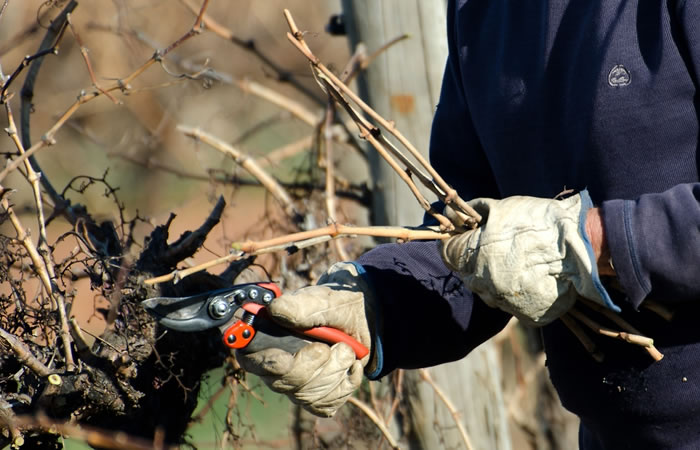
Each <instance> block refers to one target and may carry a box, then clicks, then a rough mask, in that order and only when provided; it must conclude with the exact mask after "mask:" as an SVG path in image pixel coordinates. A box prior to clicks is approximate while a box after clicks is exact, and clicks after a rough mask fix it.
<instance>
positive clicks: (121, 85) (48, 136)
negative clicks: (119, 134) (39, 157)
mask: <svg viewBox="0 0 700 450" xmlns="http://www.w3.org/2000/svg"><path fill="white" fill-rule="evenodd" d="M72 3H74V1H71V4H72ZM208 4H209V0H205V1H204V3H203V4H202V7H201V9H200V11H199V15H198V18H197V20H196V21H195V24H194V25H193V26H192V29H191V30H190V31H189V32H188V33H186V34H185V35H184V36H182V37H181V38H179V39H178V40H177V41H175V42H174V43H173V44H171V45H169V46H168V47H167V48H166V49H165V50H162V51H156V52H154V54H153V56H151V58H150V59H148V60H147V61H146V62H145V63H144V64H142V65H141V66H140V67H139V68H137V69H136V70H135V71H134V72H132V73H131V74H130V75H128V76H127V77H126V78H123V79H120V80H118V81H117V82H116V83H115V84H113V85H111V86H109V87H106V88H104V89H103V90H104V91H106V92H113V91H116V90H120V91H128V90H130V89H131V86H130V83H131V82H132V81H133V80H134V79H136V78H137V77H138V76H139V75H141V74H142V73H143V72H144V71H145V70H146V69H148V68H149V67H150V66H151V65H153V64H154V63H155V62H157V61H160V60H161V59H162V58H163V57H164V56H165V55H167V54H168V53H170V52H171V51H172V50H174V49H175V48H177V47H178V46H180V45H182V44H183V43H184V42H185V41H186V40H187V39H189V38H191V37H192V36H194V35H196V34H197V33H198V32H199V29H200V26H201V16H202V15H203V14H204V12H205V11H206V8H207V6H208ZM69 5H70V4H69ZM67 9H68V8H67V7H66V10H67ZM66 10H64V11H66ZM68 12H70V11H68ZM54 22H56V21H54ZM100 95H102V93H101V92H100V91H97V90H96V91H94V92H90V93H87V92H82V91H81V93H80V95H79V96H78V98H77V100H76V101H75V102H74V103H73V104H72V105H70V106H69V107H68V109H66V111H65V112H64V113H63V114H62V115H61V116H60V117H59V118H58V119H57V120H56V122H55V123H54V125H53V126H52V127H51V128H50V129H49V130H48V131H47V132H46V133H45V134H44V135H43V136H42V137H41V141H40V142H37V143H36V144H34V145H32V146H31V147H30V148H28V149H27V150H26V153H25V154H24V155H20V156H19V157H18V158H15V159H14V160H12V161H11V162H10V163H9V164H8V165H7V166H5V168H4V169H3V170H2V171H1V172H0V183H1V182H2V180H4V179H5V178H6V177H7V175H8V174H9V173H11V172H12V171H14V170H15V169H17V167H19V165H20V164H22V163H23V161H24V160H25V159H26V158H29V157H31V156H33V155H34V154H35V153H36V152H38V151H39V150H41V149H43V148H45V147H47V146H49V145H53V144H54V143H55V141H54V136H55V135H56V133H57V132H58V130H59V129H61V128H62V127H63V125H64V124H65V123H66V122H67V121H68V120H69V119H70V118H71V117H72V116H73V114H75V112H76V111H77V110H78V109H79V108H80V106H82V105H83V104H85V103H87V102H89V101H91V100H93V99H95V98H97V97H99V96H100ZM23 142H24V139H23ZM26 147H27V146H26V145H25V148H26ZM44 179H45V177H44V178H42V180H44Z"/></svg>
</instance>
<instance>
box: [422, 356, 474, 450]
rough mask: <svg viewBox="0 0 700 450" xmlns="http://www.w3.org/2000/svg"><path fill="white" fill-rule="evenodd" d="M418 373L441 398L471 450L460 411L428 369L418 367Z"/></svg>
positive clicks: (466, 445) (468, 449) (468, 448)
mask: <svg viewBox="0 0 700 450" xmlns="http://www.w3.org/2000/svg"><path fill="white" fill-rule="evenodd" d="M418 374H419V375H420V377H421V379H423V380H424V381H425V382H427V383H428V384H429V385H430V387H431V388H433V390H434V391H435V394H437V396H438V398H440V400H442V403H444V404H445V407H446V408H447V410H448V411H449V412H450V415H451V416H452V419H453V420H454V421H455V425H457V429H458V430H459V434H460V435H461V436H462V442H464V446H465V447H466V448H467V450H472V449H473V447H472V444H471V440H470V439H469V434H468V433H467V430H466V428H464V425H463V424H462V420H461V419H460V417H459V416H460V413H459V411H457V409H456V408H455V407H454V405H453V404H452V402H451V401H450V399H449V398H448V397H447V394H445V392H444V391H443V390H442V389H441V388H440V386H438V385H437V384H436V383H435V381H434V380H433V377H431V376H430V373H429V372H428V369H419V370H418Z"/></svg>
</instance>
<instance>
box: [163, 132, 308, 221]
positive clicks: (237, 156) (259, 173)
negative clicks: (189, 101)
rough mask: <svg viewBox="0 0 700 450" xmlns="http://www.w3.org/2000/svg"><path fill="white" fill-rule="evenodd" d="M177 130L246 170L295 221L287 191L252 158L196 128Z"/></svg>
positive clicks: (294, 209) (296, 213) (291, 202)
mask: <svg viewBox="0 0 700 450" xmlns="http://www.w3.org/2000/svg"><path fill="white" fill-rule="evenodd" d="M177 130H178V131H180V132H181V133H183V134H184V135H185V136H189V137H192V138H194V139H196V140H197V141H201V142H204V143H205V144H207V145H210V146H211V147H213V148H215V149H216V150H219V151H220V152H222V153H224V154H226V155H229V156H231V157H232V158H233V160H234V161H235V162H236V163H237V164H238V165H240V166H241V167H242V168H244V169H245V170H247V171H248V173H250V174H251V175H252V176H253V177H255V178H256V179H257V180H258V181H260V183H262V185H263V186H265V188H266V189H267V190H268V191H269V192H270V193H271V194H272V196H273V197H275V199H276V200H277V201H278V202H279V204H280V205H281V206H282V208H283V209H284V211H285V213H286V214H287V215H288V216H289V217H290V218H292V219H296V218H297V217H298V216H299V212H298V211H297V210H296V208H295V207H294V202H293V200H292V198H291V197H290V196H289V194H288V193H287V190H286V189H284V188H283V187H282V186H281V185H280V184H279V182H278V181H277V180H275V179H274V178H273V177H272V176H271V175H270V174H269V173H267V172H266V171H265V170H263V169H262V168H261V167H260V166H259V165H258V164H257V163H256V161H255V160H254V159H253V158H251V157H250V156H248V155H246V154H244V153H243V152H241V151H240V150H238V149H236V148H234V147H233V146H231V145H229V144H228V143H226V142H224V141H222V140H221V139H219V138H217V137H215V136H213V135H211V134H209V133H205V132H203V131H201V130H199V129H197V128H192V127H187V126H184V125H178V126H177Z"/></svg>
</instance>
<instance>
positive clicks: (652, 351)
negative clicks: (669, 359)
mask: <svg viewBox="0 0 700 450" xmlns="http://www.w3.org/2000/svg"><path fill="white" fill-rule="evenodd" d="M579 302H582V303H583V304H585V305H586V306H588V307H589V308H591V309H592V310H594V311H596V312H599V313H600V314H602V315H604V316H605V317H606V318H607V319H609V320H611V321H612V322H614V323H615V324H616V325H618V326H619V327H620V328H622V329H623V330H625V331H626V332H627V333H626V335H627V336H628V337H629V336H631V339H634V335H637V336H643V335H642V333H641V332H640V331H639V330H637V329H636V328H635V327H633V326H632V325H630V323H629V322H627V321H626V320H625V319H623V318H622V317H620V316H619V315H618V314H617V313H615V312H614V311H611V310H609V309H608V308H606V307H604V306H602V305H599V304H598V303H595V302H592V301H590V300H587V299H585V298H581V299H579ZM588 320H591V319H588ZM621 338H622V337H621ZM622 339H624V340H627V339H625V338H622ZM647 339H648V338H647ZM633 343H635V344H637V343H638V342H633ZM639 345H643V344H641V343H640V344H639ZM644 349H645V350H646V351H647V353H649V355H651V357H652V358H654V361H660V360H661V359H662V358H663V357H664V355H663V354H662V353H661V352H659V351H658V350H657V349H656V347H654V345H653V341H652V344H651V345H649V346H644Z"/></svg>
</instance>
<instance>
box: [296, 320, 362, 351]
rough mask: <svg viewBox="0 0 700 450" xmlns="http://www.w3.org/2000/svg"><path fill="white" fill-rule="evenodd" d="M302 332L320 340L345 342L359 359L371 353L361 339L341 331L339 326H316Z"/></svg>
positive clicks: (330, 342) (332, 342) (333, 342)
mask: <svg viewBox="0 0 700 450" xmlns="http://www.w3.org/2000/svg"><path fill="white" fill-rule="evenodd" d="M302 333H303V334H304V335H306V336H309V337H312V338H314V339H318V340H319V341H323V342H327V343H329V344H335V343H338V342H344V343H346V344H347V345H349V346H350V348H352V350H353V351H354V352H355V356H357V359H362V358H364V357H365V356H367V355H368V354H369V349H368V348H367V347H365V346H364V345H362V344H361V343H360V341H358V340H357V339H355V338H354V337H352V336H350V335H349V334H347V333H344V332H342V331H340V330H339V329H337V328H331V327H316V328H310V329H308V330H303V331H302Z"/></svg>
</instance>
